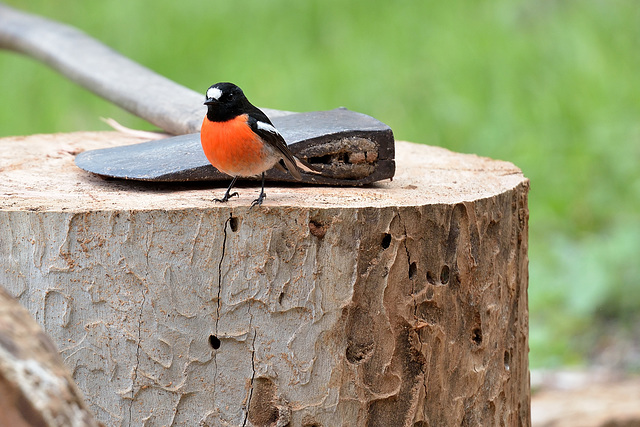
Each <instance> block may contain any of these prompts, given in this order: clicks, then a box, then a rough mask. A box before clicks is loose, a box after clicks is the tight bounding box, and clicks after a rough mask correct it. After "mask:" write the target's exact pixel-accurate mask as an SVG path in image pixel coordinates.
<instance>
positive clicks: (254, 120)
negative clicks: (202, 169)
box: [200, 82, 302, 207]
mask: <svg viewBox="0 0 640 427" xmlns="http://www.w3.org/2000/svg"><path fill="white" fill-rule="evenodd" d="M205 97H206V99H205V101H204V105H206V106H207V114H206V115H205V117H204V120H203V122H202V129H201V131H200V142H201V143H202V149H203V151H204V154H205V156H206V157H207V159H208V160H209V162H210V163H211V164H212V165H213V166H214V167H215V168H216V169H218V170H219V171H220V172H223V173H225V174H227V175H229V176H231V177H232V180H231V184H230V185H229V188H227V191H226V192H225V194H224V196H223V197H222V198H221V199H214V201H216V202H220V203H224V202H226V201H227V200H229V199H230V198H231V197H233V196H238V193H237V192H233V193H232V192H231V189H232V188H233V186H234V185H235V183H236V181H237V180H238V178H239V177H253V176H258V175H262V187H261V189H260V195H259V196H258V198H257V199H255V200H254V201H253V202H252V203H251V206H252V207H253V206H255V205H262V202H263V201H264V199H265V197H266V193H265V192H264V174H265V172H266V171H268V170H269V169H271V168H273V167H276V168H278V169H280V170H282V171H283V172H288V173H290V174H291V176H293V178H295V179H296V180H298V181H300V180H302V176H301V174H300V170H299V169H298V166H297V162H296V160H297V159H296V158H295V157H294V156H293V154H292V153H291V151H290V150H289V148H288V147H287V143H286V142H285V140H284V138H283V137H282V135H281V134H280V132H278V130H277V129H276V128H275V126H274V125H273V123H271V120H269V118H268V117H267V115H266V114H265V113H264V112H262V110H260V109H259V108H258V107H256V106H254V105H253V104H251V103H250V102H249V100H248V99H247V97H246V96H245V94H244V92H243V91H242V89H240V88H239V87H238V86H236V85H235V84H233V83H229V82H221V83H216V84H214V85H211V86H210V87H209V89H207V92H206V94H205ZM298 162H299V160H298Z"/></svg>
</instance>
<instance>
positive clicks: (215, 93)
mask: <svg viewBox="0 0 640 427" xmlns="http://www.w3.org/2000/svg"><path fill="white" fill-rule="evenodd" d="M221 96H222V91H221V90H220V89H218V88H217V87H210V88H209V89H208V90H207V99H220V97H221Z"/></svg>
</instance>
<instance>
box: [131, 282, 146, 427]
mask: <svg viewBox="0 0 640 427" xmlns="http://www.w3.org/2000/svg"><path fill="white" fill-rule="evenodd" d="M146 301H147V293H146V292H145V291H144V290H143V291H142V304H140V314H139V315H138V341H137V343H136V344H137V345H136V364H135V365H134V367H133V378H132V382H131V402H130V403H129V425H132V424H131V423H132V420H133V402H134V399H135V392H136V382H137V381H138V367H139V366H140V341H141V339H142V316H143V313H144V303H145V302H146Z"/></svg>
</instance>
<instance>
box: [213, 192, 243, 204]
mask: <svg viewBox="0 0 640 427" xmlns="http://www.w3.org/2000/svg"><path fill="white" fill-rule="evenodd" d="M233 196H236V197H239V196H238V192H237V191H234V192H233V193H231V194H229V192H228V191H227V192H226V193H224V197H223V198H222V199H213V201H214V202H219V203H225V202H226V201H227V200H229V199H230V198H232V197H233Z"/></svg>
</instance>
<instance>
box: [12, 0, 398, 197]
mask: <svg viewBox="0 0 640 427" xmlns="http://www.w3.org/2000/svg"><path fill="white" fill-rule="evenodd" d="M0 48H4V49H10V50H13V51H16V52H20V53H23V54H26V55H28V56H31V57H33V58H36V59H38V60H40V61H42V62H44V63H45V64H47V65H49V66H50V67H52V68H54V69H55V70H57V71H59V72H60V73H61V74H63V75H64V76H66V77H68V78H69V79H71V80H72V81H73V82H75V83H78V84H80V85H81V86H83V87H84V88H86V89H88V90H90V91H92V92H94V93H95V94H97V95H98V96H101V97H103V98H105V99H107V100H109V101H111V102H112V103H114V104H116V105H118V106H120V107H121V108H124V109H125V110H127V111H129V112H131V113H132V114H134V115H136V116H138V117H141V118H143V119H145V120H147V121H148V122H150V123H152V124H154V125H156V126H158V127H159V128H161V129H163V130H164V131H166V132H167V133H169V134H172V135H178V136H173V137H169V138H166V139H161V140H153V141H148V142H143V143H139V144H133V145H127V146H119V147H112V148H105V149H99V150H90V151H85V152H83V153H80V154H79V155H78V156H77V157H76V165H78V166H79V167H80V168H82V169H84V170H86V171H88V172H92V173H95V174H98V175H102V176H104V177H111V178H121V179H131V180H143V181H165V182H167V181H174V182H176V181H218V180H225V181H226V180H228V179H229V177H228V176H227V175H225V174H223V173H221V172H219V171H218V170H216V169H215V168H214V167H213V166H211V165H210V164H209V162H208V161H207V159H206V157H205V155H204V153H203V152H202V148H201V146H200V136H199V133H198V132H199V130H200V125H201V123H202V119H203V117H204V114H205V108H204V107H203V105H202V103H203V100H204V96H203V95H202V94H200V93H197V92H194V91H192V90H190V89H188V88H186V87H184V86H181V85H179V84H177V83H175V82H173V81H171V80H169V79H167V78H165V77H163V76H161V75H159V74H157V73H155V72H153V71H151V70H149V69H147V68H145V67H143V66H141V65H140V64H137V63H136V62H134V61H132V60H130V59H128V58H125V57H124V56H122V55H120V54H119V53H117V52H116V51H114V50H113V49H111V48H109V47H107V46H105V45H103V44H102V43H100V42H99V41H97V40H95V39H93V38H91V37H90V36H88V35H86V34H85V33H83V32H81V31H79V30H77V29H75V28H73V27H70V26H67V25H63V24H60V23H57V22H54V21H51V20H48V19H45V18H42V17H39V16H35V15H32V14H28V13H24V12H21V11H18V10H15V9H13V8H10V7H8V6H6V5H4V4H2V3H0ZM262 110H263V111H264V112H265V114H267V116H268V117H269V118H270V119H271V120H272V122H273V124H274V125H275V126H276V128H278V130H279V131H280V133H281V134H282V136H283V137H284V139H285V141H286V142H287V145H288V146H289V148H290V150H291V151H292V152H293V154H294V155H296V156H297V157H299V158H301V159H303V160H305V161H307V162H308V163H310V164H311V165H312V166H314V168H315V169H316V170H318V171H319V172H320V173H317V174H313V173H303V179H302V181H303V182H306V183H314V184H326V185H364V184H369V183H372V182H376V181H380V180H383V179H389V178H392V177H393V174H394V172H395V161H394V154H395V153H394V138H393V132H392V131H391V128H389V126H387V125H385V124H384V123H382V122H380V121H378V120H376V119H374V118H372V117H370V116H367V115H365V114H361V113H357V112H354V111H350V110H347V109H345V108H338V109H334V110H329V111H314V112H308V113H292V112H288V111H279V110H272V109H267V108H263V109H262ZM266 176H267V179H269V180H272V181H274V180H275V181H294V179H293V178H292V177H290V176H289V175H288V174H285V173H283V172H281V171H279V170H277V169H271V170H270V171H268V172H267V174H266Z"/></svg>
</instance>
